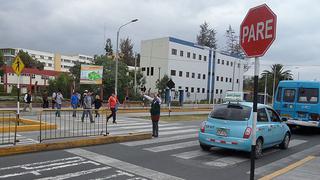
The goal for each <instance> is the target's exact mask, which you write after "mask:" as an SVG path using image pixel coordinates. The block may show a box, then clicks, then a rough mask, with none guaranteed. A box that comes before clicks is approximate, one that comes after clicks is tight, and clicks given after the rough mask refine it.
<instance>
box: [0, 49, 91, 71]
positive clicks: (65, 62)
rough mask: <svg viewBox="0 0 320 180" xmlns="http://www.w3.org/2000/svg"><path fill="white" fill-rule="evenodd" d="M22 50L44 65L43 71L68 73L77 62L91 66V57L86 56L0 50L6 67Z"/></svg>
mask: <svg viewBox="0 0 320 180" xmlns="http://www.w3.org/2000/svg"><path fill="white" fill-rule="evenodd" d="M20 50H22V51H24V52H27V53H28V54H29V55H30V56H31V57H32V58H34V59H36V60H38V61H40V62H42V63H44V64H45V67H44V69H45V70H52V71H63V72H67V71H69V68H70V67H72V66H74V63H75V62H77V61H79V62H81V63H84V64H91V63H92V61H93V57H92V56H87V55H80V54H78V55H62V54H59V53H51V52H43V51H36V50H30V49H23V48H2V49H0V51H1V52H2V53H3V55H4V60H5V63H6V64H7V65H11V63H12V60H13V59H14V58H15V56H16V55H17V54H18V52H19V51H20Z"/></svg>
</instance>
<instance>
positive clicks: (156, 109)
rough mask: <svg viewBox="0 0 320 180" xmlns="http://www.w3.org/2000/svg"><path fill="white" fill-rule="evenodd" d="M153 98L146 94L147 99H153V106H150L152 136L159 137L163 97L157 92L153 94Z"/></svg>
mask: <svg viewBox="0 0 320 180" xmlns="http://www.w3.org/2000/svg"><path fill="white" fill-rule="evenodd" d="M152 96H153V98H151V97H149V96H147V95H144V97H145V98H146V99H148V100H149V101H151V108H150V114H151V120H152V136H153V137H158V135H159V126H158V124H159V119H160V104H161V99H160V97H158V96H157V94H152Z"/></svg>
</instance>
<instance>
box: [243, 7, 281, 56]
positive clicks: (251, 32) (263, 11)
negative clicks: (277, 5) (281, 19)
mask: <svg viewBox="0 0 320 180" xmlns="http://www.w3.org/2000/svg"><path fill="white" fill-rule="evenodd" d="M276 24H277V15H276V14H275V13H274V12H272V10H271V9H270V8H269V7H268V6H267V5H266V4H262V5H260V6H257V7H254V8H251V9H250V10H249V11H248V13H247V15H246V17H245V18H244V19H243V21H242V23H241V25H240V46H241V48H242V49H243V51H244V53H245V54H246V56H247V57H249V58H250V57H260V56H263V55H264V54H265V53H266V51H267V50H268V49H269V47H270V46H271V44H272V43H273V41H274V40H275V38H276Z"/></svg>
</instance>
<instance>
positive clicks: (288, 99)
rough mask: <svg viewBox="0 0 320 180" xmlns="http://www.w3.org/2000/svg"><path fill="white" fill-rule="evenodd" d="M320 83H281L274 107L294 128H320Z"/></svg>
mask: <svg viewBox="0 0 320 180" xmlns="http://www.w3.org/2000/svg"><path fill="white" fill-rule="evenodd" d="M319 88H320V82H317V81H280V82H279V85H278V88H277V91H276V95H275V100H274V104H273V107H274V109H275V110H276V111H277V112H278V113H279V114H280V115H281V117H285V118H287V119H288V121H287V124H288V125H292V126H311V127H320V123H319V120H320V101H319Z"/></svg>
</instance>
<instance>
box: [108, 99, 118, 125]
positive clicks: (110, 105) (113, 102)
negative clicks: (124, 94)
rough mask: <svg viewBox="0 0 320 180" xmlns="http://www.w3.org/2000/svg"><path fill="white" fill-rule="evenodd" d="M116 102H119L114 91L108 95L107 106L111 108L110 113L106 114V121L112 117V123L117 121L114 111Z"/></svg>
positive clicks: (115, 110)
mask: <svg viewBox="0 0 320 180" xmlns="http://www.w3.org/2000/svg"><path fill="white" fill-rule="evenodd" d="M118 103H119V101H118V98H117V96H116V95H115V94H114V93H112V95H111V96H110V97H109V100H108V104H109V108H110V110H111V114H110V115H109V116H108V118H107V122H108V121H109V119H110V118H111V117H112V118H113V121H112V122H113V123H114V124H117V122H116V112H117V108H118V107H117V106H118Z"/></svg>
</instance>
